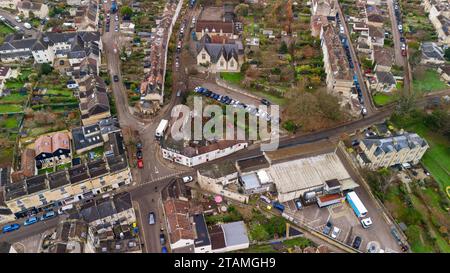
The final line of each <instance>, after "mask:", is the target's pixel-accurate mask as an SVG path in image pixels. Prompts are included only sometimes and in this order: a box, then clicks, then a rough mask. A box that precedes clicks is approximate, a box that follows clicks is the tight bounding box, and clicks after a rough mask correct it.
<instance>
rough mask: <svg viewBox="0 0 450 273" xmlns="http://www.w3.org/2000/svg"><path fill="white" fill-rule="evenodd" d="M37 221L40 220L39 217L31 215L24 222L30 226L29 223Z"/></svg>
mask: <svg viewBox="0 0 450 273" xmlns="http://www.w3.org/2000/svg"><path fill="white" fill-rule="evenodd" d="M37 222H39V218H37V217H35V216H33V217H30V218H28V219H27V220H25V222H23V225H24V226H29V225H32V224H35V223H37Z"/></svg>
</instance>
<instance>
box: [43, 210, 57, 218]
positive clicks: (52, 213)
mask: <svg viewBox="0 0 450 273" xmlns="http://www.w3.org/2000/svg"><path fill="white" fill-rule="evenodd" d="M55 216H56V213H55V212H54V211H53V210H51V211H47V212H46V213H44V214H43V215H42V217H41V221H44V220H47V219H50V218H53V217H55Z"/></svg>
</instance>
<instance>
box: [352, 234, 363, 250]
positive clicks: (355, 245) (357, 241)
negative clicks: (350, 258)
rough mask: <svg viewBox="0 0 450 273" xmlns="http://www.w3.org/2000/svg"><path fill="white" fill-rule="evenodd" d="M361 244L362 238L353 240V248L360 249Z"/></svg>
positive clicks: (357, 237)
mask: <svg viewBox="0 0 450 273" xmlns="http://www.w3.org/2000/svg"><path fill="white" fill-rule="evenodd" d="M361 242H362V239H361V237H359V236H356V237H355V239H354V240H353V244H352V247H353V248H355V249H359V247H360V246H361Z"/></svg>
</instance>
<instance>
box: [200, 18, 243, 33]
mask: <svg viewBox="0 0 450 273" xmlns="http://www.w3.org/2000/svg"><path fill="white" fill-rule="evenodd" d="M202 30H205V31H206V30H208V32H209V33H213V32H215V33H220V31H222V32H223V33H228V34H229V33H233V30H234V27H233V22H223V21H208V20H199V21H198V22H197V24H196V26H195V31H196V32H202Z"/></svg>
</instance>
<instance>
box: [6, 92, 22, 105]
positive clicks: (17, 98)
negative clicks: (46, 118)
mask: <svg viewBox="0 0 450 273" xmlns="http://www.w3.org/2000/svg"><path fill="white" fill-rule="evenodd" d="M26 100H27V96H26V95H21V94H19V93H12V94H11V95H8V96H5V97H1V98H0V104H4V103H7V104H22V103H23V102H24V101H26Z"/></svg>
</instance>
